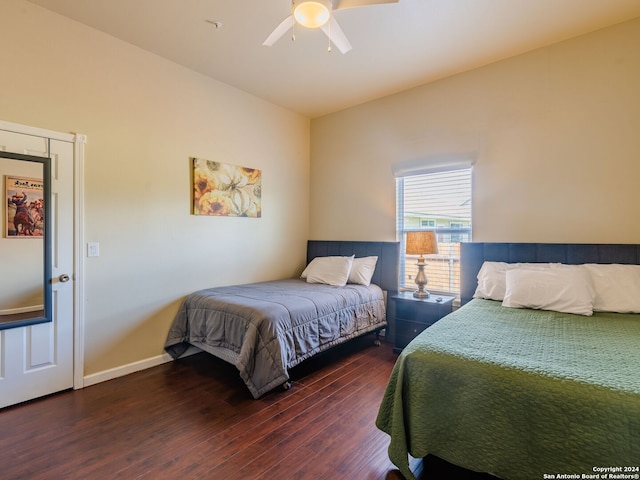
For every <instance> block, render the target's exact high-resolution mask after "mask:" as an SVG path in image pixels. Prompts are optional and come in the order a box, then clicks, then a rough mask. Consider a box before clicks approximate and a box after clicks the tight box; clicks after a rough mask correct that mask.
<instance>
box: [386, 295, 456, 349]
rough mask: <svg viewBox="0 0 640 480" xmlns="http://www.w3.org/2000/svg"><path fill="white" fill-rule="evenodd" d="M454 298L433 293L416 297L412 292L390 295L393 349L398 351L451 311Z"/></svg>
mask: <svg viewBox="0 0 640 480" xmlns="http://www.w3.org/2000/svg"><path fill="white" fill-rule="evenodd" d="M454 298H455V297H447V296H444V295H436V294H433V293H432V294H431V296H430V297H428V298H416V297H414V296H413V292H402V293H399V294H398V295H394V296H392V297H391V300H393V301H394V302H395V305H396V317H395V322H396V323H395V327H396V344H395V345H396V346H395V348H394V349H393V351H394V352H395V353H400V352H401V351H402V349H403V348H404V347H406V346H407V345H408V344H409V342H410V341H411V340H413V339H414V338H415V336H416V335H418V334H419V333H420V332H422V331H423V330H424V329H426V328H427V327H430V326H431V325H433V324H434V323H436V322H437V321H438V320H440V319H441V318H442V317H444V316H445V315H448V314H449V313H451V312H452V311H453V300H454ZM438 299H442V300H440V301H438Z"/></svg>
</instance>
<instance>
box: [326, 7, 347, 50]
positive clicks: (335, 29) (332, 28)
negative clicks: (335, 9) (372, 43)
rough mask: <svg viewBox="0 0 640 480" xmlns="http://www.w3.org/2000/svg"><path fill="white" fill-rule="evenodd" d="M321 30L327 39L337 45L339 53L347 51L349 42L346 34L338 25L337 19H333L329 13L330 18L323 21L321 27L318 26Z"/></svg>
mask: <svg viewBox="0 0 640 480" xmlns="http://www.w3.org/2000/svg"><path fill="white" fill-rule="evenodd" d="M320 28H321V29H322V31H323V32H324V33H325V34H326V35H327V37H329V40H331V42H332V43H333V44H334V45H335V46H336V47H338V50H340V52H341V53H343V54H344V53H347V52H348V51H349V50H351V44H350V43H349V40H348V39H347V36H346V35H345V34H344V32H343V31H342V28H340V25H338V21H337V20H336V19H335V17H334V16H333V15H331V19H330V20H329V21H328V22H327V23H325V24H324V25H323V26H322V27H320Z"/></svg>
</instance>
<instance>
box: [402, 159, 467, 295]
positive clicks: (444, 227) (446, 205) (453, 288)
mask: <svg viewBox="0 0 640 480" xmlns="http://www.w3.org/2000/svg"><path fill="white" fill-rule="evenodd" d="M396 195H397V235H398V240H399V241H400V244H401V246H400V248H401V259H400V287H401V288H407V289H414V288H415V283H414V279H415V276H416V274H417V273H418V267H417V266H416V265H415V264H416V262H417V261H418V257H417V256H415V255H406V254H405V253H404V252H405V248H404V247H405V240H406V233H407V231H410V230H434V231H435V232H436V238H437V240H438V252H439V253H438V254H435V255H428V256H427V257H426V263H427V267H426V269H425V273H426V274H427V278H428V280H429V283H428V284H427V290H429V291H435V292H442V293H452V294H455V295H459V293H460V242H470V241H471V167H468V166H465V168H457V169H451V170H444V171H437V172H433V173H420V174H417V175H410V174H404V176H400V177H398V178H396Z"/></svg>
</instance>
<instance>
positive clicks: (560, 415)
mask: <svg viewBox="0 0 640 480" xmlns="http://www.w3.org/2000/svg"><path fill="white" fill-rule="evenodd" d="M376 425H377V426H378V428H380V429H381V430H383V431H384V432H386V433H387V434H389V435H390V436H391V442H390V445H389V458H390V459H391V461H392V462H393V463H394V464H395V465H396V466H398V468H399V469H400V471H401V472H402V474H403V475H404V476H405V477H406V478H407V479H412V480H413V479H414V478H415V477H414V476H413V474H412V473H411V471H410V469H409V463H408V455H411V456H412V457H415V458H421V457H424V456H426V455H427V454H433V455H436V456H438V457H441V458H443V459H445V460H447V461H449V462H452V463H454V464H456V465H460V466H462V467H465V468H468V469H471V470H476V471H484V472H492V473H494V474H495V475H497V476H499V477H501V478H504V479H508V480H519V479H522V480H534V479H543V478H552V477H551V476H550V475H554V476H556V477H555V478H563V477H562V475H578V476H579V477H578V478H588V477H582V475H583V474H586V475H589V474H591V475H593V474H594V467H612V466H613V467H625V466H632V467H633V466H638V465H640V315H625V314H611V313H607V314H605V313H596V314H594V315H593V316H592V317H584V316H579V315H571V314H563V313H557V312H546V311H544V312H543V311H538V310H528V309H512V308H506V307H502V306H501V305H500V303H499V302H494V301H491V300H479V299H476V300H473V301H471V302H470V303H469V304H467V305H465V306H464V307H462V308H461V309H459V310H457V311H456V312H454V313H452V314H451V315H449V316H447V317H446V318H444V319H442V320H441V321H439V322H438V323H436V324H435V325H434V326H432V327H430V328H428V329H427V330H425V331H424V332H423V333H422V334H420V335H418V337H416V338H415V339H414V340H413V341H412V342H411V343H410V344H409V345H408V346H407V347H406V348H405V349H404V350H403V352H402V353H401V354H400V356H399V358H398V360H397V362H396V365H395V367H394V370H393V373H392V375H391V378H390V380H389V384H388V386H387V390H386V392H385V395H384V398H383V400H382V404H381V406H380V411H379V413H378V418H377V420H376ZM545 474H546V475H548V476H547V477H545ZM558 475H560V476H558ZM564 478H572V477H564ZM573 478H575V477H573ZM592 478H595V477H592ZM636 478H637V477H636Z"/></svg>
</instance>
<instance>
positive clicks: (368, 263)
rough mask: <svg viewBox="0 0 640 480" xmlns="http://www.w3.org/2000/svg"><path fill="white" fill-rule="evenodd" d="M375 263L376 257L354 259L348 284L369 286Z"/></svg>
mask: <svg viewBox="0 0 640 480" xmlns="http://www.w3.org/2000/svg"><path fill="white" fill-rule="evenodd" d="M377 262H378V257H361V258H354V259H353V264H352V265H351V272H349V280H348V283H357V284H359V285H367V286H368V285H370V284H371V277H373V271H374V270H375V269H376V263H377Z"/></svg>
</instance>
